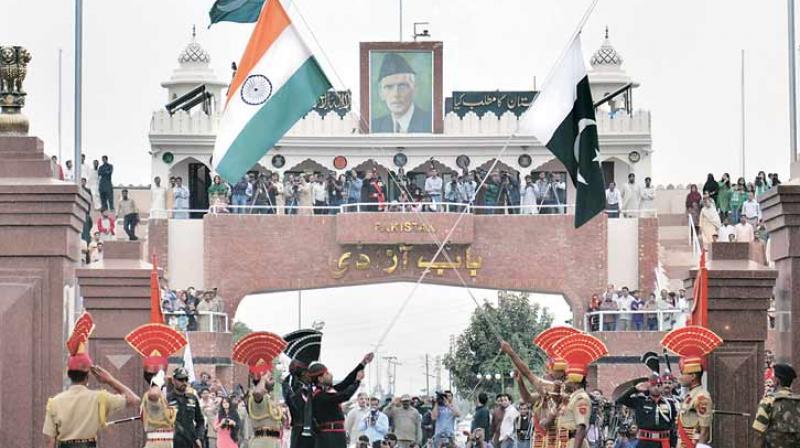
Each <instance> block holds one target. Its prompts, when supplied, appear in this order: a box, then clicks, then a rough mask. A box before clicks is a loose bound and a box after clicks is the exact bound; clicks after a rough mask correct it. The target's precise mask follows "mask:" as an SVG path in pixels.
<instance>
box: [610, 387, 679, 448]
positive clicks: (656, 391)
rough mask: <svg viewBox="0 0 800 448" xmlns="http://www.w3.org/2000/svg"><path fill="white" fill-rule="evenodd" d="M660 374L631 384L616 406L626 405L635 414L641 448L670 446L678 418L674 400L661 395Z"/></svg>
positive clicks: (664, 447)
mask: <svg viewBox="0 0 800 448" xmlns="http://www.w3.org/2000/svg"><path fill="white" fill-rule="evenodd" d="M662 390H663V385H662V384H661V379H660V377H659V378H657V379H652V380H650V381H646V382H642V383H639V384H637V385H636V386H633V387H631V388H630V389H628V390H627V391H626V392H625V393H623V394H622V395H621V396H620V397H619V398H617V402H616V404H617V405H625V406H627V407H629V408H631V409H632V410H633V412H634V413H635V415H636V424H637V425H638V426H639V432H638V435H637V437H638V439H639V444H638V445H636V446H637V447H639V448H669V447H670V433H671V431H672V429H673V428H674V427H675V423H676V422H677V419H678V409H677V407H676V406H675V402H674V401H672V400H668V399H666V398H665V397H663V396H662Z"/></svg>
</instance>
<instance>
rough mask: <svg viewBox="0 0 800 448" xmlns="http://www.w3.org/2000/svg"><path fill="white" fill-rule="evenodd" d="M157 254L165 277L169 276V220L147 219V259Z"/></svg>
mask: <svg viewBox="0 0 800 448" xmlns="http://www.w3.org/2000/svg"><path fill="white" fill-rule="evenodd" d="M153 254H155V255H156V257H157V258H158V266H159V267H161V268H163V272H164V274H163V276H164V278H167V279H168V278H169V270H168V267H169V221H167V220H166V219H149V220H147V260H148V261H149V260H150V258H151V257H152V256H153Z"/></svg>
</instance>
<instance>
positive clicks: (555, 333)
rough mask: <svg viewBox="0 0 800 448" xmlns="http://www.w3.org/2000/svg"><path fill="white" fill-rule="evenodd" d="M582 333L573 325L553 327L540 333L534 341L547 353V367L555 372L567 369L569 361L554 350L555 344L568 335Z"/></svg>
mask: <svg viewBox="0 0 800 448" xmlns="http://www.w3.org/2000/svg"><path fill="white" fill-rule="evenodd" d="M579 333H581V331H580V330H576V329H575V328H573V327H564V326H562V327H551V328H548V329H547V330H544V331H543V332H541V333H539V334H538V335H537V336H536V337H535V338H534V339H533V343H534V344H536V345H538V346H539V348H541V349H542V351H543V352H544V353H545V355H547V368H548V369H550V371H553V372H556V371H558V372H563V371H565V370H567V361H566V360H565V359H564V358H562V357H560V356H558V355H556V354H555V353H554V352H553V345H554V344H555V343H556V342H558V341H560V340H561V339H564V338H565V337H567V336H571V335H573V334H579Z"/></svg>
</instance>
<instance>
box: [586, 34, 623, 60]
mask: <svg viewBox="0 0 800 448" xmlns="http://www.w3.org/2000/svg"><path fill="white" fill-rule="evenodd" d="M590 63H591V64H592V67H596V66H598V65H607V66H608V65H612V66H621V65H622V56H621V55H620V54H619V53H617V50H615V49H614V47H613V46H612V45H611V41H610V40H609V39H608V27H606V39H605V40H604V41H603V45H601V46H600V48H599V49H598V50H597V51H595V52H594V54H593V55H592V59H591V61H590Z"/></svg>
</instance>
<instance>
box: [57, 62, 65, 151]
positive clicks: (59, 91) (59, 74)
mask: <svg viewBox="0 0 800 448" xmlns="http://www.w3.org/2000/svg"><path fill="white" fill-rule="evenodd" d="M63 53H64V50H63V49H61V48H59V49H58V163H63V162H64V155H63V154H62V152H61V110H62V108H63V106H62V102H61V101H62V100H61V91H62V88H61V73H62V70H61V56H62V55H63Z"/></svg>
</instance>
